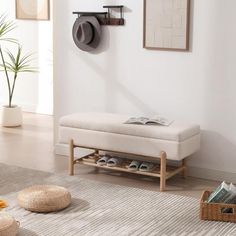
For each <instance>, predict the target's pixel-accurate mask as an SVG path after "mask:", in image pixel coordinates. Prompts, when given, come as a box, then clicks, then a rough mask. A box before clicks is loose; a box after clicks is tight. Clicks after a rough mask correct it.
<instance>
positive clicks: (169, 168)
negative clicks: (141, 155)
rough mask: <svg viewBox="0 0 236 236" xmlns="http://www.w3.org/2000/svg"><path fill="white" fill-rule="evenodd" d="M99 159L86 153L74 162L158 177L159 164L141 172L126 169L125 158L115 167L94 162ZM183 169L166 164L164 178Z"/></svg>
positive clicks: (128, 162)
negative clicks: (148, 170)
mask: <svg viewBox="0 0 236 236" xmlns="http://www.w3.org/2000/svg"><path fill="white" fill-rule="evenodd" d="M98 159H99V156H98V155H95V156H91V155H88V156H86V157H83V158H80V159H77V160H75V161H74V164H76V163H77V164H82V165H87V166H93V167H97V168H101V169H106V170H113V171H120V172H126V173H133V174H138V175H144V176H150V177H160V176H161V175H160V166H159V165H158V164H156V167H155V168H154V170H152V171H150V172H143V171H130V170H129V169H128V166H129V164H130V163H131V160H130V161H129V160H126V161H123V162H122V165H121V166H116V167H109V166H106V165H104V166H100V165H98V164H96V162H97V160H98ZM181 171H183V167H173V166H167V169H166V178H167V179H169V178H170V177H172V176H174V175H176V174H177V173H180V172H181Z"/></svg>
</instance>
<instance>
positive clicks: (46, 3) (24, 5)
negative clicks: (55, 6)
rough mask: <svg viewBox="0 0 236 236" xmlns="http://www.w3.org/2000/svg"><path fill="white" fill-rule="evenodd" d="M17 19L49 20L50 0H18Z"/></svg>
mask: <svg viewBox="0 0 236 236" xmlns="http://www.w3.org/2000/svg"><path fill="white" fill-rule="evenodd" d="M16 19H24V20H49V19H50V0H16Z"/></svg>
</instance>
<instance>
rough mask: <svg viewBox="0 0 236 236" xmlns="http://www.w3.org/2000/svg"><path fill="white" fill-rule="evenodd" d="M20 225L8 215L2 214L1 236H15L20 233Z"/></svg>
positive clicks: (0, 218) (0, 214) (0, 223)
mask: <svg viewBox="0 0 236 236" xmlns="http://www.w3.org/2000/svg"><path fill="white" fill-rule="evenodd" d="M18 230H19V224H18V223H17V222H16V220H15V219H14V218H13V217H12V216H10V215H8V214H7V213H1V212H0V236H15V235H16V234H17V233H18Z"/></svg>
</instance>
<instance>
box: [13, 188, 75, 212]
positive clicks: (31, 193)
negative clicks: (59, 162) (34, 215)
mask: <svg viewBox="0 0 236 236" xmlns="http://www.w3.org/2000/svg"><path fill="white" fill-rule="evenodd" d="M17 199H18V204H19V205H20V206H21V207H23V208H25V209H26V210H29V211H33V212H41V213H43V212H45V213H46V212H53V211H59V210H62V209H64V208H66V207H68V206H69V205H70V203H71V194H70V193H69V191H68V190H67V189H65V188H63V187H60V186H54V185H36V186H32V187H29V188H26V189H24V190H22V191H20V192H19V194H18V197H17Z"/></svg>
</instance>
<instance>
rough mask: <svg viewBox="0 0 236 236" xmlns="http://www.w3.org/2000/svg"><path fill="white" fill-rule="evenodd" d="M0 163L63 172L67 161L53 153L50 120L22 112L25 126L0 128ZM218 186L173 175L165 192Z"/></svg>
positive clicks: (127, 177) (86, 174)
mask: <svg viewBox="0 0 236 236" xmlns="http://www.w3.org/2000/svg"><path fill="white" fill-rule="evenodd" d="M0 163H5V164H9V165H15V166H21V167H25V168H31V169H37V170H42V171H47V172H56V173H58V172H65V171H67V169H68V158H67V157H64V156H58V155H55V154H54V150H53V118H52V117H51V116H46V115H38V114H32V113H24V125H23V126H22V127H19V128H3V127H0ZM75 174H76V175H80V176H82V177H83V178H87V179H91V180H96V181H100V182H106V183H114V184H119V185H124V186H130V187H135V188H141V189H146V190H152V191H159V179H157V178H150V177H142V176H137V175H135V174H129V173H119V172H110V171H106V170H100V171H99V173H97V172H96V171H95V169H94V168H93V167H89V166H82V165H81V166H78V165H77V166H76V171H75ZM218 184H219V183H218V182H214V181H208V180H203V179H196V178H191V177H188V178H187V179H186V180H185V179H183V178H181V177H179V176H176V177H173V178H171V179H170V180H168V181H167V192H169V193H175V194H179V195H185V196H193V197H196V198H199V197H200V195H201V192H202V191H203V190H204V189H214V188H215V187H216V186H217V185H218Z"/></svg>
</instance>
